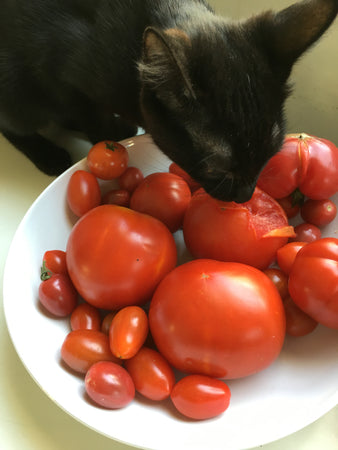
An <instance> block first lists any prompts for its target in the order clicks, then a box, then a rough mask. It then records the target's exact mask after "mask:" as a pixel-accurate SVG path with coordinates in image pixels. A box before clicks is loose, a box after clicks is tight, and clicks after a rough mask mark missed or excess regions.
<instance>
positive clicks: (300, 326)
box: [283, 296, 318, 337]
mask: <svg viewBox="0 0 338 450" xmlns="http://www.w3.org/2000/svg"><path fill="white" fill-rule="evenodd" d="M283 303H284V308H285V318H286V333H287V334H288V335H290V336H295V337H301V336H306V335H307V334H310V333H312V331H313V330H314V329H315V328H316V327H317V325H318V322H316V321H315V320H314V319H312V317H310V316H309V315H308V314H306V313H305V312H304V311H302V310H301V309H300V308H298V306H297V305H296V303H295V302H294V301H293V300H292V298H291V297H290V296H287V297H286V298H285V299H283Z"/></svg>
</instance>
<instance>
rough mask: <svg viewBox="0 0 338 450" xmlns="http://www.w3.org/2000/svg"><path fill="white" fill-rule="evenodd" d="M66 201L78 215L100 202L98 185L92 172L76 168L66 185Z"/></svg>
mask: <svg viewBox="0 0 338 450" xmlns="http://www.w3.org/2000/svg"><path fill="white" fill-rule="evenodd" d="M67 202H68V205H69V208H70V209H71V210H72V212H73V213H74V214H75V215H76V216H78V217H81V216H83V215H84V214H85V213H87V212H88V211H90V210H91V209H93V208H95V207H96V206H98V205H99V204H100V203H101V191H100V186H99V183H98V181H97V179H96V178H95V176H94V175H93V174H92V173H89V172H86V171H85V170H77V171H76V172H74V173H73V174H72V176H71V177H70V179H69V182H68V186H67Z"/></svg>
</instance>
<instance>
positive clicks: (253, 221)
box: [183, 188, 294, 269]
mask: <svg viewBox="0 0 338 450" xmlns="http://www.w3.org/2000/svg"><path fill="white" fill-rule="evenodd" d="M183 233H184V240H185V243H186V246H187V248H188V250H189V251H190V252H191V254H192V255H193V256H194V257H195V258H211V259H217V260H221V261H235V262H241V263H245V264H250V265H252V266H254V267H257V268H259V269H265V268H267V267H268V266H269V265H270V264H271V262H272V261H273V260H274V258H275V255H276V251H277V249H278V248H279V247H281V246H283V245H284V244H286V242H287V241H288V237H290V236H294V231H293V227H291V226H289V224H288V219H287V217H286V215H285V212H284V211H283V209H282V207H281V206H280V205H279V204H278V203H277V202H276V201H275V200H274V199H273V198H272V197H270V196H269V195H268V194H266V193H265V192H263V191H261V190H260V189H259V188H256V190H255V192H254V194H253V196H252V198H251V200H250V201H248V202H246V203H242V204H238V203H235V202H222V201H220V200H216V199H214V198H212V197H211V196H210V195H208V194H207V193H206V192H205V191H204V190H203V189H200V190H198V191H196V192H195V194H194V195H193V197H192V199H191V202H190V205H189V207H188V209H187V211H186V214H185V217H184V222H183Z"/></svg>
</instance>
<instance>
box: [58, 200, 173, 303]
mask: <svg viewBox="0 0 338 450" xmlns="http://www.w3.org/2000/svg"><path fill="white" fill-rule="evenodd" d="M66 253H67V266H68V271H69V275H70V277H71V279H72V281H73V283H74V285H75V287H76V289H77V291H78V292H79V293H80V295H81V296H82V298H83V299H84V300H86V301H87V302H88V303H90V304H92V305H93V306H96V307H98V308H103V309H107V310H114V309H119V308H121V307H123V306H128V305H141V304H144V303H146V302H148V301H149V299H150V298H151V295H152V293H153V292H154V290H155V288H156V286H157V284H158V283H159V281H160V280H161V279H162V278H163V276H164V275H165V274H167V273H168V272H169V271H170V270H172V269H173V268H174V267H175V265H176V260H177V250H176V244H175V240H174V238H173V236H172V234H171V233H170V231H169V230H168V229H167V227H166V226H165V225H163V223H161V222H160V221H158V220H157V219H155V218H153V217H151V216H149V215H145V214H141V213H139V212H136V211H132V210H130V209H128V208H123V207H121V206H115V205H102V206H99V207H98V208H95V209H93V210H91V211H89V212H88V213H87V214H86V215H85V216H83V217H81V218H80V219H79V220H78V222H77V223H76V224H75V226H74V227H73V228H72V230H71V232H70V235H69V238H68V243H67V249H66Z"/></svg>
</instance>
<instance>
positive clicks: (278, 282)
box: [263, 267, 289, 299]
mask: <svg viewBox="0 0 338 450" xmlns="http://www.w3.org/2000/svg"><path fill="white" fill-rule="evenodd" d="M263 272H264V273H265V275H267V276H268V277H269V278H270V280H271V281H272V282H273V284H274V285H275V286H276V288H277V290H278V292H279V295H280V296H281V298H282V299H284V298H285V297H287V296H288V295H289V289H288V276H287V275H286V274H285V273H284V272H283V271H282V270H280V269H277V268H270V267H269V268H268V269H265V270H264V271H263Z"/></svg>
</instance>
